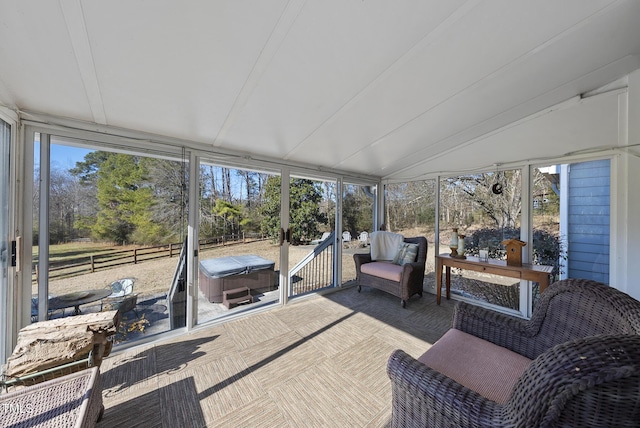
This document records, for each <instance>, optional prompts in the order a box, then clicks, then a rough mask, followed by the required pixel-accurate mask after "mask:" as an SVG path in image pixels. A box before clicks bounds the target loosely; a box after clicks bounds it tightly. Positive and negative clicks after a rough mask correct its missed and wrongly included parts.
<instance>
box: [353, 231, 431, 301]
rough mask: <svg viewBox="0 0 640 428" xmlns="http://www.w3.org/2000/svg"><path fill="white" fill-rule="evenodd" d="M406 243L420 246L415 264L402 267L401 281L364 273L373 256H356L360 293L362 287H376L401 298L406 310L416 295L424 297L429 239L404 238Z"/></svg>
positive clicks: (420, 237) (421, 237) (422, 237)
mask: <svg viewBox="0 0 640 428" xmlns="http://www.w3.org/2000/svg"><path fill="white" fill-rule="evenodd" d="M404 242H406V243H409V244H418V254H417V256H416V260H415V261H414V262H413V263H407V264H405V265H403V266H402V274H401V278H400V281H399V282H398V281H392V280H389V279H385V278H381V277H379V276H375V275H370V274H367V273H364V272H362V266H363V265H364V264H366V263H371V262H372V260H371V254H354V255H353V260H354V261H355V264H356V277H357V281H358V292H360V291H361V290H362V286H363V285H364V286H367V287H374V288H377V289H379V290H382V291H386V292H387V293H390V294H393V295H394V296H397V297H400V303H401V304H402V307H403V308H404V307H405V306H406V304H407V300H409V298H410V297H411V296H413V295H414V294H419V295H420V296H422V283H423V281H424V270H425V264H426V261H427V238H425V237H424V236H419V237H416V238H404Z"/></svg>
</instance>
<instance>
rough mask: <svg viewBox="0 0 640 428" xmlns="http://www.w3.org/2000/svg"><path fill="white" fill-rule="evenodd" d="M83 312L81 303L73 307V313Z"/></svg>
mask: <svg viewBox="0 0 640 428" xmlns="http://www.w3.org/2000/svg"><path fill="white" fill-rule="evenodd" d="M81 313H82V312H80V305H76V306H75V307H74V308H73V314H74V315H80V314H81Z"/></svg>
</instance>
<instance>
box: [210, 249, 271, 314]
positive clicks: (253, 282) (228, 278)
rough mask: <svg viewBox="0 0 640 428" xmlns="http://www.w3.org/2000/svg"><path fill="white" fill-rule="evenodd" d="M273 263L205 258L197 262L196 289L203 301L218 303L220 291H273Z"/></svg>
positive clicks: (257, 259)
mask: <svg viewBox="0 0 640 428" xmlns="http://www.w3.org/2000/svg"><path fill="white" fill-rule="evenodd" d="M274 266H275V262H273V261H271V260H267V259H265V258H263V257H260V256H256V255H252V254H251V255H242V256H229V257H219V258H216V259H207V260H203V261H201V262H200V272H199V274H198V286H199V287H200V290H201V291H202V293H203V294H204V295H205V297H206V298H207V300H209V302H212V303H221V302H222V292H223V291H225V290H233V289H235V288H240V287H249V289H250V290H251V292H252V293H254V292H255V293H260V292H264V291H269V290H272V289H273V285H274V278H275V273H274V270H273V269H274Z"/></svg>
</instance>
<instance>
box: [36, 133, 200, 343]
mask: <svg viewBox="0 0 640 428" xmlns="http://www.w3.org/2000/svg"><path fill="white" fill-rule="evenodd" d="M38 137H39V136H38ZM49 141H50V143H49V147H50V149H49V156H48V157H49V162H48V163H46V164H45V163H43V162H41V158H40V156H39V153H40V147H39V146H40V144H41V142H40V139H39V138H36V146H37V147H36V150H35V151H34V153H35V159H34V165H35V177H34V205H33V206H34V210H33V212H34V222H33V224H34V228H33V230H34V233H33V255H32V258H33V263H34V264H33V266H34V269H33V276H32V278H33V286H32V321H37V320H38V319H47V318H58V317H66V316H72V315H76V314H79V313H90V312H97V311H104V310H110V309H119V310H120V312H121V314H122V324H121V325H120V328H119V331H118V334H117V335H116V341H117V342H122V341H130V340H135V339H138V338H142V337H145V336H148V335H151V334H155V333H161V332H165V331H168V330H169V329H171V328H177V327H182V326H184V325H185V318H184V317H185V316H186V311H185V310H184V307H185V296H184V294H185V293H184V280H183V275H181V274H183V272H182V273H181V272H179V269H180V266H181V264H183V260H182V259H181V258H180V257H179V255H180V254H181V250H182V248H183V246H184V242H185V238H186V233H187V200H188V188H187V180H186V166H187V163H186V162H185V161H183V159H181V158H180V155H178V156H175V157H174V158H171V157H169V156H163V158H159V157H153V156H150V155H142V154H136V153H133V152H114V151H110V150H97V149H96V147H98V146H99V145H98V144H96V145H95V146H93V147H91V146H89V145H88V144H87V142H86V141H84V142H82V144H81V145H80V144H78V142H75V141H74V140H71V139H67V138H60V137H56V136H51V137H50V140H49ZM42 144H43V145H45V146H44V147H46V145H47V140H46V139H45V140H44V141H43V142H42ZM73 144H77V145H73ZM45 153H46V152H45ZM41 180H46V182H47V183H48V187H46V188H45V190H44V194H43V193H41V191H40V190H41V189H42V187H41V186H40V182H41ZM43 197H44V198H46V202H47V203H43V200H42V198H43ZM43 244H44V245H45V246H46V248H43V247H42V245H43ZM43 250H44V251H43ZM43 255H46V257H45V256H43ZM43 266H44V268H45V270H46V272H43V271H42V269H43ZM180 280H182V283H181V284H174V283H176V282H178V281H180ZM180 288H181V289H182V293H183V296H182V300H181V301H180V302H179V303H178V304H177V305H178V306H181V307H174V304H175V303H176V302H175V301H173V300H172V299H171V298H172V297H173V298H175V297H176V293H175V291H176V289H180ZM171 290H173V291H174V293H173V294H172V295H171V296H170V295H169V294H170V292H171ZM178 294H179V293H178ZM43 295H44V296H46V298H47V306H48V311H47V314H42V313H40V312H41V310H42V305H40V300H39V299H40V296H43ZM172 309H175V310H173V311H172ZM170 312H173V314H172V315H174V317H173V318H170V316H169V313H170ZM176 313H177V314H179V315H178V317H179V318H180V317H181V319H179V320H177V319H176V317H175V315H176Z"/></svg>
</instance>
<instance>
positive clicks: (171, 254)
mask: <svg viewBox="0 0 640 428" xmlns="http://www.w3.org/2000/svg"><path fill="white" fill-rule="evenodd" d="M171 257H173V244H169V258H171Z"/></svg>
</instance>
